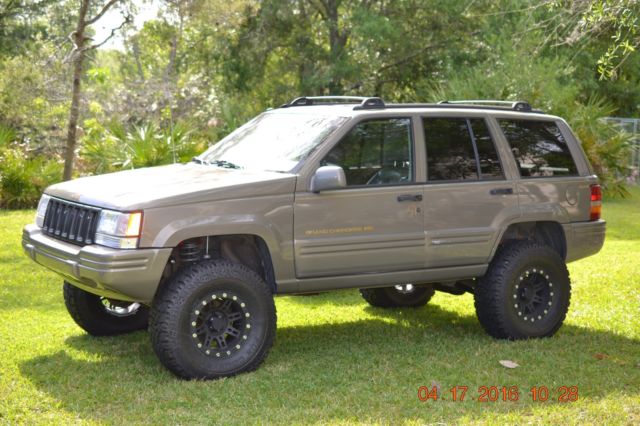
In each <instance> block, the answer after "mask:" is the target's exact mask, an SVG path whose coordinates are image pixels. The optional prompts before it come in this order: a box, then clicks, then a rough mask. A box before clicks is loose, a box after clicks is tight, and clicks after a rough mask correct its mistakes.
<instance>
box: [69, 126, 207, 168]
mask: <svg viewBox="0 0 640 426" xmlns="http://www.w3.org/2000/svg"><path fill="white" fill-rule="evenodd" d="M202 145H203V144H202V143H198V142H197V141H196V140H195V138H194V137H193V131H192V130H191V126H189V125H188V124H186V123H177V124H176V125H174V126H172V127H169V128H161V127H160V125H158V124H157V123H155V122H147V123H142V124H140V125H134V126H132V127H131V128H130V129H129V130H127V129H126V128H125V127H124V126H123V125H122V124H120V123H111V124H109V125H107V126H106V128H103V129H101V131H99V132H97V134H94V133H91V131H89V132H88V133H87V137H86V138H85V141H84V147H83V150H82V152H81V157H82V158H83V159H84V160H85V161H86V162H87V163H88V166H89V168H90V169H91V170H92V171H93V172H95V173H97V174H100V173H106V172H111V171H117V170H123V169H135V168H140V167H152V166H159V165H163V164H171V163H176V162H185V161H189V159H190V158H191V157H193V156H194V155H197V154H199V153H200V152H202V150H203V149H204V147H203V146H202Z"/></svg>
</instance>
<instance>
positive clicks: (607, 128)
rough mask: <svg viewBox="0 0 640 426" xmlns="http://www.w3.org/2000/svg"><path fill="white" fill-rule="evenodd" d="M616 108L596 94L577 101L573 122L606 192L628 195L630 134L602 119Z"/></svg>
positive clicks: (615, 195)
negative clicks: (582, 101)
mask: <svg viewBox="0 0 640 426" xmlns="http://www.w3.org/2000/svg"><path fill="white" fill-rule="evenodd" d="M614 110H615V108H614V107H613V106H612V105H610V104H608V103H606V102H605V101H603V100H602V99H600V98H597V97H594V98H591V99H589V100H588V101H587V102H586V103H584V104H577V105H575V108H574V109H573V112H572V113H571V116H570V123H571V124H572V126H573V130H574V132H575V133H576V135H577V136H578V139H580V142H582V148H583V149H584V151H585V153H586V154H587V157H588V158H589V161H590V163H591V166H592V167H593V169H594V171H595V172H596V174H597V175H598V176H599V177H600V180H601V182H602V184H603V186H604V188H605V190H606V191H607V194H608V195H610V196H612V197H625V196H627V195H629V191H628V190H627V188H626V177H627V176H628V175H629V174H630V173H629V172H630V170H629V158H630V153H631V150H632V149H634V147H633V145H632V144H631V138H630V135H629V134H627V133H625V132H624V131H622V130H620V129H619V128H617V127H616V126H614V125H612V124H609V123H607V122H605V121H603V120H602V117H607V116H609V115H612V113H613V111H614Z"/></svg>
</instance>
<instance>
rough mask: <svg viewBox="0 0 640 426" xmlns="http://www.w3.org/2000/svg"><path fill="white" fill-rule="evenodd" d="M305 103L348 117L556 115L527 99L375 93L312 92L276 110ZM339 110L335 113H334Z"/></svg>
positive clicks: (316, 109) (295, 108) (319, 111)
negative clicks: (412, 99) (398, 99)
mask: <svg viewBox="0 0 640 426" xmlns="http://www.w3.org/2000/svg"><path fill="white" fill-rule="evenodd" d="M308 107H314V108H313V113H314V114H321V115H341V116H345V117H350V116H354V115H358V113H359V112H365V113H371V112H375V111H387V112H389V111H398V112H400V111H402V112H405V111H407V110H423V111H424V110H432V111H434V112H447V111H452V110H453V111H475V112H482V111H484V112H494V113H496V112H502V113H509V115H513V114H514V113H515V114H516V115H523V116H531V115H533V116H537V117H541V116H544V117H546V118H558V117H555V116H551V115H547V114H545V113H544V111H541V110H539V109H533V108H532V107H531V105H530V104H529V103H528V102H526V101H495V100H465V101H441V102H438V103H398V104H395V103H390V104H387V103H385V102H384V101H383V100H382V99H381V98H378V97H357V96H312V97H300V98H295V99H294V100H292V101H291V102H289V103H287V104H284V105H281V106H280V108H278V110H282V109H285V108H286V109H290V110H289V111H290V112H294V111H295V112H300V113H302V112H303V111H304V112H308V109H307V108H308ZM336 113H338V114H336Z"/></svg>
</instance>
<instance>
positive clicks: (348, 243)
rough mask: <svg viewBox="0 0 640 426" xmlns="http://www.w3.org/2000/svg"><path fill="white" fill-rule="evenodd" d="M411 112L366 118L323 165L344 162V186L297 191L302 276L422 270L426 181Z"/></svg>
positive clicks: (298, 265) (297, 242) (296, 222)
mask: <svg viewBox="0 0 640 426" xmlns="http://www.w3.org/2000/svg"><path fill="white" fill-rule="evenodd" d="M413 135H414V132H413V128H412V120H411V118H410V117H389V118H375V119H367V120H365V121H361V122H359V123H357V124H355V125H354V127H353V128H352V129H351V130H350V131H349V132H348V133H347V134H346V135H345V136H344V137H343V138H342V139H341V140H340V141H339V142H338V143H337V144H336V145H335V146H334V147H333V148H332V149H331V150H330V152H329V153H328V154H327V155H325V156H324V158H323V160H322V161H321V162H320V165H337V166H340V167H342V169H343V170H344V172H345V176H346V178H347V187H346V188H341V189H336V190H328V191H322V192H320V193H318V194H315V193H311V192H299V193H296V199H295V204H294V239H295V242H294V248H295V265H296V276H297V277H298V278H307V277H322V276H336V275H351V274H361V273H375V272H390V271H398V270H408V269H422V268H424V266H425V248H424V247H425V246H424V233H423V213H422V208H421V206H422V184H421V183H418V182H417V181H416V164H415V151H414V143H413Z"/></svg>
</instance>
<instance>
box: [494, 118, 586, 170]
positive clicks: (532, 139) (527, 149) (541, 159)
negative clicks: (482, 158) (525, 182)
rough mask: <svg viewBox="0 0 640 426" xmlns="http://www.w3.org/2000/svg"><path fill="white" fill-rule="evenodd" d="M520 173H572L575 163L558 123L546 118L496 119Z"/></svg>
mask: <svg viewBox="0 0 640 426" xmlns="http://www.w3.org/2000/svg"><path fill="white" fill-rule="evenodd" d="M498 121H499V123H500V127H501V128H502V131H503V132H504V135H505V136H506V137H507V140H508V141H509V145H511V151H512V152H513V156H514V158H515V160H516V162H517V163H518V167H519V168H520V175H521V176H522V177H540V176H575V175H577V174H578V171H577V169H576V165H575V163H574V162H573V158H572V157H571V152H569V147H568V146H567V141H565V139H564V137H563V136H562V133H560V129H559V128H558V126H557V125H556V124H555V123H553V122H550V121H531V120H498Z"/></svg>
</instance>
